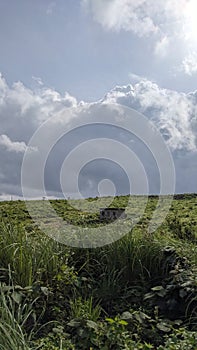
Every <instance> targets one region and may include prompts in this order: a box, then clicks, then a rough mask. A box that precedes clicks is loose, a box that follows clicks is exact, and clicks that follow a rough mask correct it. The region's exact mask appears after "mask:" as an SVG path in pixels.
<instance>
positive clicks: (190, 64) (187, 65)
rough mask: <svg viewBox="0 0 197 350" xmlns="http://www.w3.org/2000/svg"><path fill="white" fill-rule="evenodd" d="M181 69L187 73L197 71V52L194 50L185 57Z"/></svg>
mask: <svg viewBox="0 0 197 350" xmlns="http://www.w3.org/2000/svg"><path fill="white" fill-rule="evenodd" d="M181 70H183V71H184V72H185V73H186V74H187V75H193V73H197V52H192V53H190V54H189V55H188V56H186V57H185V59H184V60H183V63H182V65H181Z"/></svg>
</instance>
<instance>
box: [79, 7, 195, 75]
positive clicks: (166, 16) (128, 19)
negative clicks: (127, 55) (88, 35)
mask: <svg viewBox="0 0 197 350" xmlns="http://www.w3.org/2000/svg"><path fill="white" fill-rule="evenodd" d="M81 1H82V4H83V6H84V7H85V8H86V10H87V11H88V12H89V13H90V15H91V16H92V18H93V19H94V21H95V22H97V23H98V24H99V25H101V26H102V28H103V29H104V30H106V31H114V32H120V31H127V32H131V33H133V34H134V35H136V36H137V37H139V38H143V37H146V38H149V39H150V42H149V43H151V45H153V52H154V54H155V55H156V57H159V58H162V59H164V58H166V57H168V55H169V54H170V53H172V52H173V55H174V56H177V51H178V56H179V58H180V60H184V61H183V69H182V71H184V72H186V73H187V74H192V73H194V72H196V70H197V69H196V60H195V57H191V55H189V56H188V57H187V54H188V52H189V50H190V48H191V47H193V46H194V42H195V45H196V17H195V15H194V14H195V13H196V0H166V1H162V0H157V1H155V0H81ZM175 42H176V48H177V49H176V52H174V43H175ZM183 47H184V48H185V49H184V52H183ZM176 66H177V62H176Z"/></svg>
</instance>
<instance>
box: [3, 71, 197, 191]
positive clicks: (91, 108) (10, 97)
mask: <svg viewBox="0 0 197 350" xmlns="http://www.w3.org/2000/svg"><path fill="white" fill-rule="evenodd" d="M133 78H135V79H134V80H135V84H133V85H131V84H130V85H126V86H116V87H115V88H114V89H112V90H111V91H109V92H108V93H107V94H106V95H105V96H104V97H103V98H102V99H101V100H99V101H97V102H95V103H78V102H77V101H76V99H75V98H74V97H73V96H70V95H69V94H68V93H65V94H64V95H61V94H60V93H58V92H57V91H55V90H53V89H50V88H47V87H45V86H44V85H42V86H39V88H36V89H34V90H31V89H28V88H27V87H25V86H24V85H23V84H22V83H21V82H18V83H15V84H13V85H12V86H11V87H9V86H8V84H7V83H6V81H5V79H4V78H3V77H2V76H1V77H0V135H1V136H0V164H1V169H0V196H1V195H2V196H4V197H2V198H6V197H5V196H6V195H8V196H9V195H14V196H19V197H20V196H21V195H22V193H21V188H20V181H21V178H20V176H21V164H22V161H23V154H24V151H26V150H27V147H28V142H29V140H30V138H31V137H32V135H33V134H34V133H35V131H36V130H37V129H38V128H39V127H40V126H41V125H42V124H43V122H45V121H46V120H48V119H49V118H50V120H51V123H50V126H51V127H50V128H49V129H48V130H47V131H46V133H44V134H43V138H42V140H41V147H42V149H45V148H46V149H47V147H49V145H50V142H51V137H52V136H53V132H54V130H57V129H58V130H60V131H61V129H62V128H63V126H64V125H65V123H67V124H68V125H69V126H70V127H71V128H72V126H74V125H75V121H76V119H77V118H81V119H83V118H85V120H86V121H88V122H89V123H90V124H91V123H92V122H94V121H98V120H99V116H100V111H101V109H100V106H103V107H102V108H104V106H105V105H106V104H110V103H115V104H120V105H123V106H128V107H130V108H133V109H135V110H137V111H139V112H141V113H143V114H144V115H145V116H147V117H148V118H149V119H150V120H151V121H152V122H153V123H154V125H155V126H156V127H157V128H158V129H159V130H160V132H161V134H162V135H163V138H164V139H165V140H166V143H167V145H168V146H169V147H170V149H171V151H172V154H173V157H174V160H175V165H176V170H177V174H178V175H177V176H178V178H177V179H178V180H177V184H178V185H177V186H178V188H177V191H179V192H184V191H186V190H188V191H196V188H195V184H194V183H195V181H194V179H193V178H194V175H195V174H196V175H197V164H196V153H197V139H196V135H197V117H196V116H197V92H195V91H194V92H192V93H189V94H185V93H178V92H176V91H170V90H167V89H162V88H160V87H159V86H158V85H157V84H156V83H154V82H151V81H149V80H147V79H145V78H143V79H141V80H140V77H138V76H133ZM70 107H71V108H70ZM117 108H118V107H117ZM113 113H114V111H112V117H113ZM55 116H58V118H57V117H55ZM98 137H107V138H110V137H111V138H112V139H113V138H115V139H117V140H119V141H120V142H122V141H123V142H125V143H126V145H127V146H128V147H131V148H132V149H133V152H134V153H136V154H137V155H139V157H140V158H141V161H142V163H143V164H144V166H145V168H146V171H147V174H149V178H150V179H151V181H152V185H151V186H152V187H151V188H152V192H157V191H158V173H156V172H155V165H154V161H153V160H152V159H151V157H150V156H148V153H147V150H145V149H144V148H143V147H142V145H140V144H139V143H138V142H137V140H136V139H132V140H131V136H128V135H125V134H124V135H123V131H122V130H121V132H120V131H117V130H114V129H113V128H111V129H110V128H107V129H104V128H102V127H100V129H99V128H98V127H97V128H95V127H91V126H90V127H89V128H87V129H85V128H84V129H83V128H82V129H80V130H78V131H73V132H72V133H71V134H68V135H67V136H66V138H65V139H63V140H59V141H57V143H56V144H55V145H54V147H53V148H52V149H51V152H50V154H49V158H48V161H47V164H46V169H47V175H46V179H45V180H46V186H47V191H48V193H47V195H48V196H53V197H55V196H59V195H60V194H61V186H60V183H59V174H60V170H61V166H62V162H63V161H64V158H65V155H66V154H68V153H69V152H70V151H71V150H72V149H73V148H74V147H76V146H77V145H79V144H80V143H82V142H84V141H86V140H88V139H94V138H98ZM131 141H132V142H131ZM35 146H36V145H35ZM99 147H102V145H100V144H99ZM37 152H38V154H39V149H37ZM103 152H105V149H103ZM34 154H35V152H32V156H34ZM125 161H126V160H125ZM108 165H109V168H107V167H108ZM108 165H107V164H106V163H102V164H101V163H99V164H97V163H96V162H94V164H92V167H91V166H87V167H86V168H85V169H84V170H83V171H82V173H81V182H80V184H81V185H80V186H81V190H82V192H83V193H84V194H85V193H86V194H88V195H91V193H92V195H96V193H97V192H96V191H95V188H96V187H97V185H98V183H99V181H100V180H101V179H102V178H106V177H107V178H108V176H109V175H110V174H113V181H114V182H115V183H116V184H117V185H118V188H119V190H118V191H119V193H126V192H127V191H128V187H127V186H124V184H126V180H124V181H123V182H124V184H123V182H122V181H121V180H120V179H121V178H122V172H121V171H120V170H117V169H116V168H114V165H113V166H112V165H110V164H108ZM190 165H191V171H190ZM185 167H186V168H187V171H186V168H185ZM30 171H32V172H34V173H35V178H36V170H35V169H30ZM71 172H73V177H74V176H75V165H73V168H72V169H71ZM103 176H104V177H103ZM65 179H66V175H65ZM195 179H196V177H195ZM186 183H187V186H186ZM90 184H94V185H93V187H94V191H92V187H91V188H90ZM121 184H123V185H121ZM91 186H92V185H91ZM185 186H186V187H185ZM91 191H92V192H91ZM32 193H34V194H35V197H38V196H39V189H37V188H36V181H35V183H34V184H33V183H32ZM70 193H71V194H72V188H71V189H70Z"/></svg>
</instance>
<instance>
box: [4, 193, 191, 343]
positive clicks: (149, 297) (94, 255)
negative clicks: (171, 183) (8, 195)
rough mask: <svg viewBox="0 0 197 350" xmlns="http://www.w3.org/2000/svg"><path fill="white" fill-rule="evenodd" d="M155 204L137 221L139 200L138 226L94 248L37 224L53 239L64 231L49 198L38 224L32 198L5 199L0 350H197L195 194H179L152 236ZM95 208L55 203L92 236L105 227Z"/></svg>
mask: <svg viewBox="0 0 197 350" xmlns="http://www.w3.org/2000/svg"><path fill="white" fill-rule="evenodd" d="M106 200H107V199H106V198H105V199H103V202H102V200H101V201H100V203H99V205H100V206H101V207H102V206H104V205H105V203H106ZM110 200H111V199H110ZM157 201H158V198H157V197H154V196H152V197H149V198H148V201H147V204H146V207H145V212H144V214H143V216H142V217H141V218H140V220H139V221H138V222H137V223H135V217H136V216H137V215H138V214H139V212H140V210H141V198H139V197H135V198H134V199H133V206H132V210H131V211H130V215H131V221H132V220H134V223H135V225H134V227H133V228H131V229H130V230H129V232H128V233H127V234H126V235H125V236H124V237H121V238H120V239H119V240H116V241H115V242H113V243H111V244H108V245H105V246H103V247H102V246H101V247H98V248H92V249H91V248H87V249H82V248H77V247H70V246H66V245H64V244H61V243H58V242H56V241H55V240H53V239H52V238H49V237H48V236H47V235H45V234H44V233H43V232H42V231H41V230H40V229H39V227H38V222H39V218H40V219H42V220H44V221H45V223H48V225H50V230H51V232H52V233H53V232H54V236H55V237H56V235H57V231H58V226H57V223H56V221H55V220H53V218H50V217H47V215H46V211H45V210H44V207H43V208H42V205H44V203H43V202H44V201H40V202H38V210H37V212H36V216H37V219H38V221H37V222H34V221H33V220H32V218H31V216H30V215H29V213H28V210H27V208H26V205H25V202H23V201H10V202H0V216H1V221H0V249H1V253H0V294H1V297H0V318H1V320H0V349H2V350H20V349H21V350H27V349H32V350H35V349H42V350H50V349H51V350H55V349H63V350H69V349H75V350H80V349H84V350H96V349H101V350H108V349H109V350H110V349H114V350H119V349H120V350H121V349H130V350H132V349H158V350H164V349H167V350H168V349H169V350H177V349H183V350H186V349H187V350H188V349H194V350H196V349H197V332H196V331H197V244H196V243H197V195H195V194H191V195H189V194H188V195H176V196H175V197H174V200H173V201H172V205H171V207H170V210H169V213H168V215H167V217H166V219H165V221H164V222H163V224H162V225H161V226H160V227H159V228H158V229H157V230H156V231H155V232H154V233H150V232H149V230H148V227H149V223H150V220H151V217H152V215H153V212H154V209H155V207H156V204H157ZM94 203H95V204H96V199H89V200H88V201H86V204H87V207H86V204H85V202H84V203H83V202H82V201H81V202H80V201H78V202H77V203H75V202H73V203H72V204H73V206H77V208H78V209H79V210H78V209H77V208H73V206H71V203H68V202H67V201H65V200H53V201H51V205H52V207H53V209H54V210H55V212H56V213H57V215H58V216H60V217H61V218H62V219H63V220H64V221H65V222H68V223H71V224H72V225H75V226H76V227H86V228H87V235H88V232H91V228H94V227H98V228H100V230H101V231H102V227H104V226H105V224H106V223H101V222H100V221H99V214H98V213H94V212H92V213H88V208H89V206H90V205H93V204H94ZM127 203H128V197H127V196H125V197H116V198H114V199H113V201H112V203H111V206H113V207H121V208H122V207H126V206H127ZM80 206H81V208H82V210H80ZM161 215H162V211H161ZM128 220H130V217H128ZM98 242H99V237H98Z"/></svg>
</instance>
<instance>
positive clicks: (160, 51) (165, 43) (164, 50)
mask: <svg viewBox="0 0 197 350" xmlns="http://www.w3.org/2000/svg"><path fill="white" fill-rule="evenodd" d="M169 44H170V42H169V38H168V37H167V36H164V37H163V38H161V39H160V40H159V41H158V42H157V43H156V46H155V54H156V55H157V56H159V57H165V56H167V54H168V50H169Z"/></svg>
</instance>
